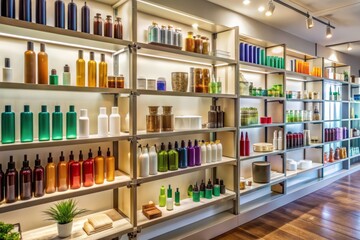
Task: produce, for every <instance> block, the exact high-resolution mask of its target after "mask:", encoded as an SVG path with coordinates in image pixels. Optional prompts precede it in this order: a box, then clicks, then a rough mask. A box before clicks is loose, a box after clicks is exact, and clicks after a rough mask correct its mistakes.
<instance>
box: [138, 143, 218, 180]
mask: <svg viewBox="0 0 360 240" xmlns="http://www.w3.org/2000/svg"><path fill="white" fill-rule="evenodd" d="M137 158H138V163H139V176H140V177H148V176H149V175H156V174H158V172H167V171H175V170H178V169H179V168H187V167H194V166H200V165H201V164H205V163H211V162H219V161H222V144H221V142H220V141H219V140H217V141H215V142H210V143H209V142H206V143H205V142H204V141H202V142H201V144H199V142H198V140H195V141H194V145H193V144H192V141H191V140H189V141H188V145H187V146H186V145H185V141H184V140H182V141H181V145H180V146H179V144H178V142H177V141H175V144H174V147H173V145H172V143H171V142H169V144H168V149H167V150H166V147H165V144H164V143H161V145H160V149H159V150H157V148H156V145H154V146H151V147H150V149H149V147H148V145H147V146H146V147H142V146H141V145H140V146H139V147H138V152H137Z"/></svg>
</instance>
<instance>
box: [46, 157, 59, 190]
mask: <svg viewBox="0 0 360 240" xmlns="http://www.w3.org/2000/svg"><path fill="white" fill-rule="evenodd" d="M45 175H46V187H45V192H46V193H54V192H55V191H56V165H55V163H54V162H53V158H52V156H51V153H49V157H48V163H47V165H46V167H45Z"/></svg>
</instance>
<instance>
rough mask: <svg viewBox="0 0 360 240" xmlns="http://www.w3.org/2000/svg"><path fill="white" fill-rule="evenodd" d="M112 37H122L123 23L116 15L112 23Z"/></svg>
mask: <svg viewBox="0 0 360 240" xmlns="http://www.w3.org/2000/svg"><path fill="white" fill-rule="evenodd" d="M114 38H117V39H123V25H122V22H121V18H120V17H117V18H116V20H115V23H114Z"/></svg>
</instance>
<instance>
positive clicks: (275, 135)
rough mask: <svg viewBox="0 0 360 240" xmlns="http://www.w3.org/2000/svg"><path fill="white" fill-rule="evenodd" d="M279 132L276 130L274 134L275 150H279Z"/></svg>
mask: <svg viewBox="0 0 360 240" xmlns="http://www.w3.org/2000/svg"><path fill="white" fill-rule="evenodd" d="M277 136H278V134H277V130H275V131H274V135H273V148H274V150H278V137H277Z"/></svg>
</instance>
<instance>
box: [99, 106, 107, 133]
mask: <svg viewBox="0 0 360 240" xmlns="http://www.w3.org/2000/svg"><path fill="white" fill-rule="evenodd" d="M108 128H109V117H108V115H107V114H106V108H105V107H101V108H100V114H99V116H98V135H99V137H107V136H108V133H109V129H108Z"/></svg>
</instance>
